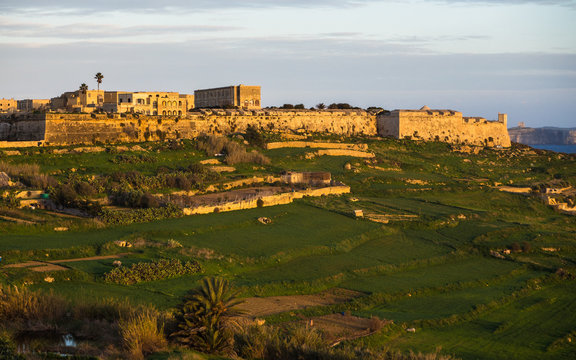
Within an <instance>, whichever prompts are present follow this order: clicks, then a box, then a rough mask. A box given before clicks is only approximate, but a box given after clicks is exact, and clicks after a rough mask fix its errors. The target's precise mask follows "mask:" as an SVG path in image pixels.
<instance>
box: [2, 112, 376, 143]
mask: <svg viewBox="0 0 576 360" xmlns="http://www.w3.org/2000/svg"><path fill="white" fill-rule="evenodd" d="M375 125H376V118H375V116H373V115H369V114H368V113H366V112H363V111H357V112H336V111H335V112H315V111H302V112H296V111H295V112H282V111H278V112H275V111H270V112H263V111H258V112H255V114H252V113H250V114H240V113H236V112H230V111H228V112H226V111H222V112H221V113H217V114H201V113H197V114H192V115H189V116H187V117H186V118H176V117H157V116H139V117H133V116H130V115H128V116H125V117H121V116H118V115H115V116H114V117H109V116H108V115H106V114H51V113H48V114H36V115H34V116H31V117H29V118H26V119H21V120H19V121H16V122H14V123H7V122H6V123H0V141H2V140H4V141H6V140H11V141H17V140H18V141H20V140H45V141H46V144H47V145H75V144H93V143H96V142H101V143H116V142H135V141H147V140H150V141H155V140H162V139H177V138H184V139H190V138H193V137H196V136H198V135H200V134H203V133H215V134H229V133H233V132H237V131H239V132H243V131H245V130H246V128H247V127H248V126H255V127H257V128H261V129H266V130H277V131H296V130H301V131H305V132H327V133H333V134H341V135H375V134H376V126H375Z"/></svg>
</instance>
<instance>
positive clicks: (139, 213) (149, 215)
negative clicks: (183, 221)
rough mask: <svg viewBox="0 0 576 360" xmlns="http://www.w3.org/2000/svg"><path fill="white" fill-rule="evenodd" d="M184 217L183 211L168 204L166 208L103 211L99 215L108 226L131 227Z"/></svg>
mask: <svg viewBox="0 0 576 360" xmlns="http://www.w3.org/2000/svg"><path fill="white" fill-rule="evenodd" d="M182 216H184V213H183V212H182V209H180V208H178V207H176V206H174V205H171V204H168V205H167V206H165V207H159V208H148V209H134V210H129V211H114V210H108V209H103V210H102V211H101V212H100V213H99V214H98V219H100V221H102V222H104V223H105V224H107V225H129V224H133V223H140V222H149V221H154V220H162V219H168V218H175V217H182Z"/></svg>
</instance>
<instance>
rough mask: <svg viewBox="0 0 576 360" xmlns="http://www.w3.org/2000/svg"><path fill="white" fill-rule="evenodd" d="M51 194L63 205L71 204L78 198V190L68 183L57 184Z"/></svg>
mask: <svg viewBox="0 0 576 360" xmlns="http://www.w3.org/2000/svg"><path fill="white" fill-rule="evenodd" d="M51 195H52V196H51V197H52V199H53V200H54V201H55V202H56V203H58V204H61V205H63V206H70V205H71V204H72V203H74V201H76V198H77V197H78V194H77V193H76V190H74V188H73V187H72V186H71V185H68V184H62V185H59V186H57V187H56V188H54V189H53V191H52V194H51Z"/></svg>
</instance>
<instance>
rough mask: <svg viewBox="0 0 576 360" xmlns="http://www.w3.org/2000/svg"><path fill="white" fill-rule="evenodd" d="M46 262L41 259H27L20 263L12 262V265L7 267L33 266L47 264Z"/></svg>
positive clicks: (6, 266)
mask: <svg viewBox="0 0 576 360" xmlns="http://www.w3.org/2000/svg"><path fill="white" fill-rule="evenodd" d="M45 264H46V263H45V262H41V261H26V262H23V263H19V264H10V265H5V266H4V267H5V268H25V267H31V266H40V265H45Z"/></svg>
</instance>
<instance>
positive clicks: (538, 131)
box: [508, 127, 576, 145]
mask: <svg viewBox="0 0 576 360" xmlns="http://www.w3.org/2000/svg"><path fill="white" fill-rule="evenodd" d="M508 133H509V134H510V140H512V141H514V142H517V143H520V144H525V145H575V144H576V128H556V127H541V128H530V127H514V128H510V129H508Z"/></svg>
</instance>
